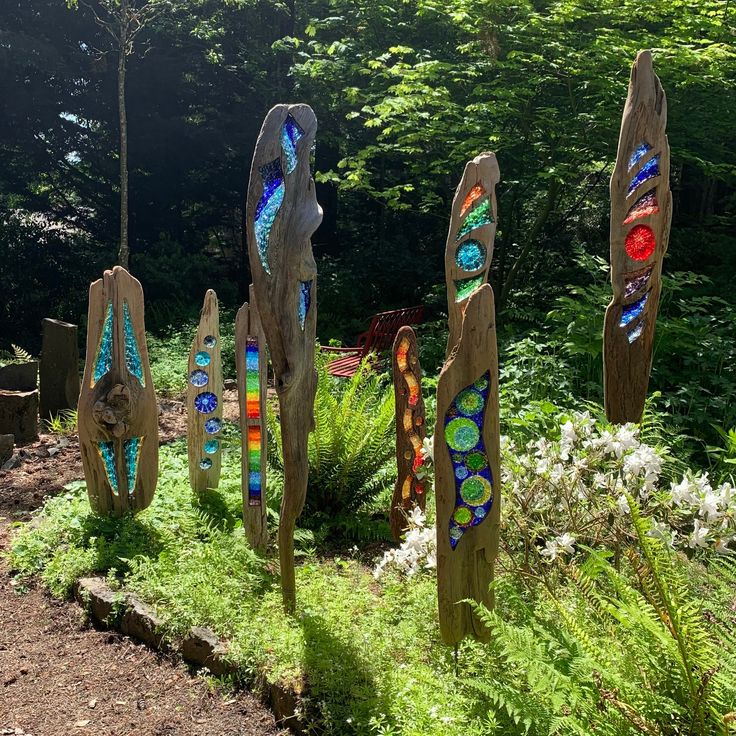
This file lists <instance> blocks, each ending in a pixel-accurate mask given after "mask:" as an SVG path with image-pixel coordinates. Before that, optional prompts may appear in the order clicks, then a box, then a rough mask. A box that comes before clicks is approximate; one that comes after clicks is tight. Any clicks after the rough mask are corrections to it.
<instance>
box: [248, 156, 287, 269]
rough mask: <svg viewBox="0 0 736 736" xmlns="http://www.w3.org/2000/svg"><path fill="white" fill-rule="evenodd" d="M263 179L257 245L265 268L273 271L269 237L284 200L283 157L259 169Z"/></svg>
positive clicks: (257, 223)
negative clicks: (269, 255)
mask: <svg viewBox="0 0 736 736" xmlns="http://www.w3.org/2000/svg"><path fill="white" fill-rule="evenodd" d="M259 172H260V174H261V179H263V194H262V195H261V198H260V199H259V200H258V205H257V206H256V216H255V231H256V247H257V249H258V257H259V258H260V260H261V265H262V266H263V270H264V271H265V272H266V273H267V274H270V273H271V268H270V266H269V265H268V239H269V237H270V236H271V228H272V227H273V223H274V220H275V219H276V215H277V214H278V211H279V210H280V209H281V203H282V202H283V201H284V193H285V191H286V188H285V187H284V174H283V171H282V169H281V159H280V158H276V159H274V160H273V161H271V163H268V164H266V165H265V166H261V168H260V169H259Z"/></svg>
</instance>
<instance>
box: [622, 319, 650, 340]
mask: <svg viewBox="0 0 736 736" xmlns="http://www.w3.org/2000/svg"><path fill="white" fill-rule="evenodd" d="M646 325H647V321H646V319H643V320H641V321H640V322H639V324H638V325H636V327H634V328H632V329H630V330H629V331H628V332H627V333H626V337H627V338H628V340H629V345H631V344H632V343H634V342H636V341H637V340H638V339H639V338H640V337H641V333H642V332H644V328H645V327H646Z"/></svg>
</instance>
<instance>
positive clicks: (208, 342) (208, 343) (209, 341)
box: [202, 335, 217, 350]
mask: <svg viewBox="0 0 736 736" xmlns="http://www.w3.org/2000/svg"><path fill="white" fill-rule="evenodd" d="M202 342H203V343H204V346H205V347H206V348H209V349H210V350H212V348H213V347H215V345H217V338H216V337H215V336H214V335H207V337H205V339H204V340H202Z"/></svg>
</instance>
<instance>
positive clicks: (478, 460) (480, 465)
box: [465, 452, 488, 473]
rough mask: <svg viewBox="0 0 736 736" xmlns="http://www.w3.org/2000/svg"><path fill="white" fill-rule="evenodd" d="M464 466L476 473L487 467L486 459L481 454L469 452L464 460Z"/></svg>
mask: <svg viewBox="0 0 736 736" xmlns="http://www.w3.org/2000/svg"><path fill="white" fill-rule="evenodd" d="M465 464H466V465H467V466H468V468H469V469H470V470H472V471H474V472H476V473H478V472H480V471H481V470H484V469H485V468H487V467H488V458H487V457H486V456H485V453H483V452H471V453H470V454H469V455H468V456H467V457H466V458H465Z"/></svg>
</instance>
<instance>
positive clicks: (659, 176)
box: [603, 51, 672, 424]
mask: <svg viewBox="0 0 736 736" xmlns="http://www.w3.org/2000/svg"><path fill="white" fill-rule="evenodd" d="M666 124H667V99H666V97H665V94H664V90H663V89H662V85H661V84H660V83H659V79H658V78H657V75H656V74H655V73H654V68H653V66H652V55H651V53H650V52H649V51H641V52H640V53H639V54H638V56H637V57H636V61H635V62H634V65H633V66H632V68H631V80H630V82H629V94H628V97H627V99H626V107H625V108H624V114H623V119H622V121H621V134H620V136H619V140H618V155H617V157H616V167H615V168H614V170H613V175H612V176H611V185H610V186H611V284H612V287H613V300H612V301H611V303H610V304H609V305H608V309H607V310H606V321H605V327H604V332H603V366H604V383H605V402H606V415H607V416H608V419H609V421H611V422H616V423H619V424H623V423H625V422H639V421H640V420H641V416H642V413H643V411H644V402H645V400H646V395H647V387H648V385H649V373H650V371H651V367H652V346H653V342H654V326H655V322H656V319H657V308H658V306H659V295H660V291H661V289H662V282H661V276H662V259H663V258H664V254H665V252H666V251H667V245H668V242H669V232H670V221H671V219H672V194H671V192H670V186H669V176H670V148H669V145H668V143H667V136H666V134H665V126H666Z"/></svg>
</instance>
